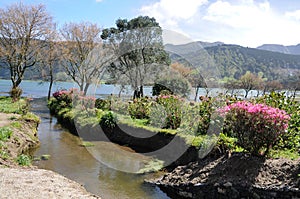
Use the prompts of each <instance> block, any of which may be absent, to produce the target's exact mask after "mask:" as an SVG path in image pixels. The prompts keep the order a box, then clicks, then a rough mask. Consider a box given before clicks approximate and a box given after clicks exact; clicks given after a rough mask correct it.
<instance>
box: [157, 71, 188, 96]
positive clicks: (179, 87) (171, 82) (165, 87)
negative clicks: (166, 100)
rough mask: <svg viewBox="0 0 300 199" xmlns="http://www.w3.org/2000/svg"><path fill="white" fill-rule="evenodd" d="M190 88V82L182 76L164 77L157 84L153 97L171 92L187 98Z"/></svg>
mask: <svg viewBox="0 0 300 199" xmlns="http://www.w3.org/2000/svg"><path fill="white" fill-rule="evenodd" d="M190 87H191V86H190V84H189V81H188V80H187V79H185V78H182V77H180V76H172V77H164V78H161V79H158V80H157V81H156V82H155V84H154V86H153V88H152V95H153V96H155V95H163V93H161V91H169V92H170V93H169V94H175V95H178V96H184V97H186V96H189V94H190V91H191V90H190Z"/></svg>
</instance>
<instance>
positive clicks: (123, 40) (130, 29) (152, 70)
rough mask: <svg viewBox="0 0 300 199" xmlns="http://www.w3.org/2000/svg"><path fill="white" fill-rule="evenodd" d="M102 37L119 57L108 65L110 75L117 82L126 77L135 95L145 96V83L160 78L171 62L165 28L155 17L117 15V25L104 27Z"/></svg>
mask: <svg viewBox="0 0 300 199" xmlns="http://www.w3.org/2000/svg"><path fill="white" fill-rule="evenodd" d="M101 38H102V39H103V40H104V42H105V44H106V45H107V46H109V47H110V48H112V49H113V51H114V54H115V56H116V57H117V59H116V61H114V62H112V63H111V64H110V67H109V68H108V71H109V73H110V75H111V77H112V78H113V79H115V80H116V83H118V81H117V80H118V79H120V78H122V79H127V81H128V84H130V85H131V87H132V88H133V90H134V98H136V97H141V96H143V86H144V85H145V84H146V83H149V82H153V81H154V80H155V79H157V78H158V76H159V73H160V72H161V70H162V68H164V67H165V66H166V65H169V64H170V59H169V56H168V54H167V53H166V52H165V50H164V46H163V40H162V29H161V27H160V26H159V24H158V23H157V22H156V20H155V19H154V18H150V17H148V16H139V17H137V18H134V19H131V20H129V21H128V20H127V19H118V20H117V21H116V28H115V27H112V28H108V29H104V30H103V31H102V35H101Z"/></svg>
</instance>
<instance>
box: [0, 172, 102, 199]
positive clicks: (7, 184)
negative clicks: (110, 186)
mask: <svg viewBox="0 0 300 199" xmlns="http://www.w3.org/2000/svg"><path fill="white" fill-rule="evenodd" d="M0 195H1V198H2V199H4V198H14V199H26V198H28V199H32V198H41V199H42V198H45V199H48V198H72V199H75V198H78V199H79V198H80V199H85V198H99V197H98V196H95V195H93V194H91V193H88V192H87V191H86V190H85V189H84V188H83V187H82V186H81V185H80V184H78V183H76V182H74V181H71V180H69V179H67V178H65V177H63V176H61V175H59V174H57V173H54V172H52V171H47V170H42V169H33V168H30V169H26V168H23V169H13V168H2V169H0Z"/></svg>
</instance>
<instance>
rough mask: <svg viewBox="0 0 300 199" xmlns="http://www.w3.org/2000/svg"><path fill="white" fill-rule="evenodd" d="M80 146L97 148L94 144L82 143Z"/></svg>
mask: <svg viewBox="0 0 300 199" xmlns="http://www.w3.org/2000/svg"><path fill="white" fill-rule="evenodd" d="M80 146H83V147H92V146H95V144H94V143H92V142H87V141H82V143H81V144H80Z"/></svg>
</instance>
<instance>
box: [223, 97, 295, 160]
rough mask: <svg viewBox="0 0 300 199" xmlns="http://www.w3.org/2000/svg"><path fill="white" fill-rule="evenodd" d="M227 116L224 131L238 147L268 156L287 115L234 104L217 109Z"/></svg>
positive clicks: (242, 103) (254, 106) (263, 107)
mask: <svg viewBox="0 0 300 199" xmlns="http://www.w3.org/2000/svg"><path fill="white" fill-rule="evenodd" d="M219 111H220V113H221V114H226V122H225V126H224V132H227V133H228V134H229V135H230V136H232V137H234V138H237V144H238V145H239V146H241V147H243V148H244V149H246V150H247V151H249V152H251V153H252V154H255V155H258V154H261V152H262V150H263V149H264V150H265V151H264V152H263V154H264V155H265V154H267V153H268V152H269V149H270V148H271V147H272V145H274V144H276V142H277V141H278V137H279V136H280V135H282V134H284V133H285V132H286V130H287V128H288V122H289V119H290V116H289V115H288V114H287V113H286V112H285V111H283V110H280V109H278V108H273V107H270V106H267V105H265V104H252V103H250V102H244V101H242V102H236V103H234V104H231V105H228V106H226V107H224V108H222V109H220V110H219Z"/></svg>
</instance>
